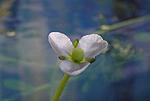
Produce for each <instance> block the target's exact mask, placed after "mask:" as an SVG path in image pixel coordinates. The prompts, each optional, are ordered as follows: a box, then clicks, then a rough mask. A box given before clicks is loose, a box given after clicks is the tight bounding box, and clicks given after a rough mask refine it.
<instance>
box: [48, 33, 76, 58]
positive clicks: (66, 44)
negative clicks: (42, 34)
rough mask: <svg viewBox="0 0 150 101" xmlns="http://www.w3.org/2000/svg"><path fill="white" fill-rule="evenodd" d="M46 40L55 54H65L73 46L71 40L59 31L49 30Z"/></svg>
mask: <svg viewBox="0 0 150 101" xmlns="http://www.w3.org/2000/svg"><path fill="white" fill-rule="evenodd" d="M48 41H49V43H50V45H51V46H52V48H53V50H54V51H55V52H56V54H57V55H64V56H67V55H68V54H69V53H70V52H71V50H72V48H73V45H72V42H71V40H70V39H69V38H68V37H67V36H66V35H65V34H62V33H60V32H51V33H50V34H49V36H48Z"/></svg>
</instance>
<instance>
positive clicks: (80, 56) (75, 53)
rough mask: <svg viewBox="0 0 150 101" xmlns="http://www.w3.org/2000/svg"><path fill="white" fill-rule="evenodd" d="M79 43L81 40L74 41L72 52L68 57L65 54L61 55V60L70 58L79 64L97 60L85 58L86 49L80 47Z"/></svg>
mask: <svg viewBox="0 0 150 101" xmlns="http://www.w3.org/2000/svg"><path fill="white" fill-rule="evenodd" d="M78 44H79V40H78V39H76V40H74V41H73V46H74V48H73V50H72V52H71V54H70V55H69V56H67V57H65V56H59V57H58V58H59V59H60V60H69V61H72V62H75V63H77V64H80V63H83V62H89V63H93V62H94V61H95V58H85V57H84V51H83V50H82V49H81V48H79V47H78Z"/></svg>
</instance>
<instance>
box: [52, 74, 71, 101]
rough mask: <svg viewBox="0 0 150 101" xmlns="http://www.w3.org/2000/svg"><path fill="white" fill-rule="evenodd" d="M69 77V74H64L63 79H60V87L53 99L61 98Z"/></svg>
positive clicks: (53, 100) (56, 100)
mask: <svg viewBox="0 0 150 101" xmlns="http://www.w3.org/2000/svg"><path fill="white" fill-rule="evenodd" d="M69 78H70V76H69V75H68V74H64V76H63V78H62V80H61V81H60V84H59V86H58V88H57V89H56V92H55V94H54V96H53V98H52V101H58V100H59V97H60V96H61V94H62V92H63V90H64V88H65V85H66V84H67V81H68V80H69Z"/></svg>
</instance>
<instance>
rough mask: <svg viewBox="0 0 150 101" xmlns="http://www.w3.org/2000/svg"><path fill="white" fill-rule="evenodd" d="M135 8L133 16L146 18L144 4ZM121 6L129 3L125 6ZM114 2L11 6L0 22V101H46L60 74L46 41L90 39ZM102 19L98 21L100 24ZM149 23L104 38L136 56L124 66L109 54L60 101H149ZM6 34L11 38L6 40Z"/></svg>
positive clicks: (41, 0) (42, 0)
mask: <svg viewBox="0 0 150 101" xmlns="http://www.w3.org/2000/svg"><path fill="white" fill-rule="evenodd" d="M133 1H136V2H138V8H137V11H136V12H138V13H136V14H135V15H136V16H144V15H148V14H149V13H150V9H149V4H150V1H149V0H143V1H138V0H133ZM3 2H4V0H2V1H1V2H0V4H2V3H3ZM126 2H127V3H128V2H130V1H129V0H126ZM113 3H114V0H61V1H60V0H13V2H12V3H11V6H10V9H9V10H8V11H9V15H7V16H6V17H4V18H2V17H1V18H0V19H3V20H2V21H1V22H0V30H2V29H3V30H5V31H3V32H0V101H48V100H49V99H50V98H51V97H52V95H53V93H54V90H55V88H56V87H57V84H58V82H59V80H60V79H61V77H62V75H63V73H62V72H61V71H60V70H59V68H58V65H57V57H56V56H55V54H54V52H53V51H52V49H51V47H50V45H49V43H48V41H47V35H48V33H49V32H51V31H60V32H63V33H66V35H68V36H69V37H71V38H72V39H74V38H80V37H81V36H83V35H85V34H91V33H93V32H95V31H96V30H97V29H99V27H100V25H102V24H113V23H116V22H119V21H122V20H123V19H127V18H128V17H132V15H130V12H129V13H128V14H127V16H125V17H123V18H122V19H118V18H116V14H115V13H114V11H113V7H114V6H113ZM102 17H104V18H102ZM149 25H150V22H143V23H140V24H137V25H132V26H128V27H127V28H123V29H121V30H118V31H113V32H111V33H108V34H107V35H104V38H105V39H106V40H108V41H109V42H110V46H111V44H112V42H113V40H114V39H119V40H121V42H122V43H123V45H124V44H132V45H133V47H134V49H135V50H137V51H138V53H137V54H134V56H135V57H134V56H133V57H132V58H131V59H128V60H125V62H126V63H124V65H118V64H119V63H121V62H119V61H118V60H115V59H116V58H115V57H113V56H111V53H113V52H111V51H110V53H109V52H108V53H106V55H100V56H98V57H97V60H96V62H95V63H93V64H92V65H91V66H89V68H88V69H87V70H86V71H85V72H84V73H82V74H81V75H79V76H77V77H72V80H70V82H69V84H68V86H67V88H66V89H65V91H64V93H63V95H62V98H61V100H60V101H150V75H149V74H150V63H149V58H150V54H149V51H150V46H149V43H150V39H149V38H147V37H150V34H149V33H150V28H149ZM10 32H15V35H12V36H10Z"/></svg>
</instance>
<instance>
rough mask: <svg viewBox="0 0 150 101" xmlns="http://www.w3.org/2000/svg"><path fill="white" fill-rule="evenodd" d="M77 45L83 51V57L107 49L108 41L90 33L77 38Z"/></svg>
mask: <svg viewBox="0 0 150 101" xmlns="http://www.w3.org/2000/svg"><path fill="white" fill-rule="evenodd" d="M79 47H80V48H81V49H83V51H84V52H85V57H90V58H91V57H95V56H97V55H98V54H100V53H102V52H104V51H106V50H107V47H108V43H107V41H105V40H103V39H102V37H101V36H100V35H97V34H90V35H86V36H83V37H82V38H81V39H80V40H79Z"/></svg>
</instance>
